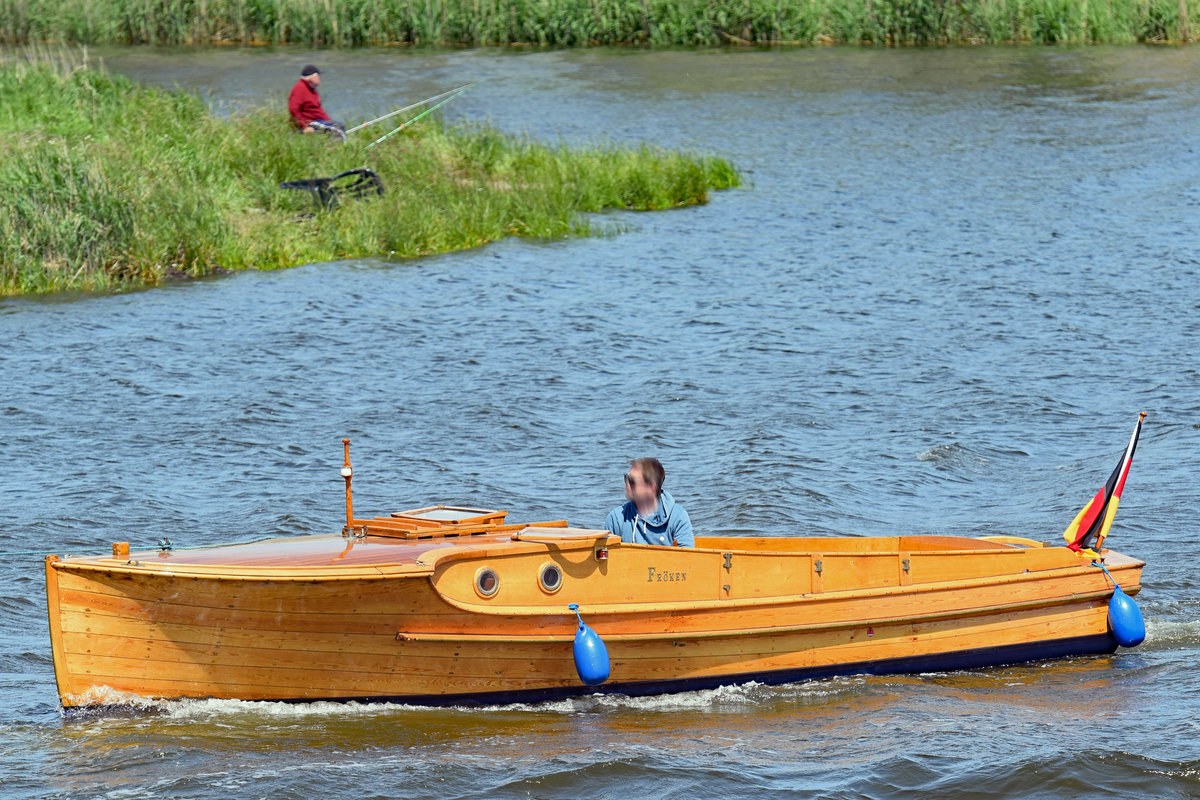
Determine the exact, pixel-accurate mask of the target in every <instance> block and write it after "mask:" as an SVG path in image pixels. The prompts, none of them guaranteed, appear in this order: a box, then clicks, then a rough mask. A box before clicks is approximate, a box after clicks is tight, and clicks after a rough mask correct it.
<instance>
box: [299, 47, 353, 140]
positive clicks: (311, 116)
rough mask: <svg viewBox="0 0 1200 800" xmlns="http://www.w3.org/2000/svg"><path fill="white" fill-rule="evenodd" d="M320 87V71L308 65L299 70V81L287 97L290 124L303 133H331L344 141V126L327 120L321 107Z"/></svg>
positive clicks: (327, 117) (326, 115) (327, 116)
mask: <svg viewBox="0 0 1200 800" xmlns="http://www.w3.org/2000/svg"><path fill="white" fill-rule="evenodd" d="M320 85H321V70H319V69H317V68H316V67H314V66H313V65H312V64H309V65H308V66H306V67H305V68H304V69H302V70H300V80H298V81H296V85H295V86H293V87H292V93H291V95H289V96H288V113H289V114H291V115H292V122H294V123H296V127H297V128H299V129H300V130H301V132H303V133H317V132H318V131H319V132H322V133H331V134H333V135H334V136H337V137H339V138H341V139H342V140H343V141H345V139H346V126H345V125H343V124H342V123H340V122H336V121H335V120H332V119H330V118H329V115H328V114H326V113H325V109H324V108H322V107H321V97H320V95H319V94H318V93H317V87H318V86H320Z"/></svg>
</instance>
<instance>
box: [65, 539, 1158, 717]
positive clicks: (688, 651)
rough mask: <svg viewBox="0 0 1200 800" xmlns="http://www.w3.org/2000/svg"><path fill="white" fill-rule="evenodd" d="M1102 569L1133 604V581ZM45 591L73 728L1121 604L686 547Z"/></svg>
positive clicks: (1082, 614)
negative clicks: (585, 657)
mask: <svg viewBox="0 0 1200 800" xmlns="http://www.w3.org/2000/svg"><path fill="white" fill-rule="evenodd" d="M584 533H585V534H586V533H588V532H584ZM1028 544H1033V543H1028ZM256 548H257V549H256ZM339 551H340V552H339ZM601 551H603V552H604V555H605V556H607V557H606V558H601V557H600V554H601ZM1105 556H1106V563H1107V564H1108V566H1109V569H1110V570H1111V571H1112V573H1113V575H1114V577H1115V578H1116V579H1117V580H1118V581H1120V582H1121V584H1122V586H1123V587H1124V588H1125V590H1126V591H1127V592H1129V593H1130V594H1133V593H1136V592H1137V590H1138V589H1139V580H1140V573H1141V568H1142V566H1143V565H1142V564H1141V562H1138V561H1136V560H1134V559H1131V558H1127V557H1124V556H1121V555H1119V554H1115V553H1106V554H1105ZM546 563H554V564H556V565H558V566H559V567H560V568H561V570H562V572H563V574H564V580H563V585H562V587H561V588H560V589H558V590H556V591H553V592H548V591H546V590H544V589H543V588H541V587H540V585H539V584H538V582H537V578H536V576H537V572H538V569H539V568H540V567H541V565H544V564H546ZM484 567H488V568H491V569H494V570H495V571H496V572H497V573H498V575H499V577H500V587H501V588H500V590H499V591H498V592H497V593H496V594H495V595H494V596H492V597H484V596H482V595H481V594H479V593H478V592H477V591H476V590H475V588H474V580H475V576H476V575H477V574H478V571H479V570H480V569H482V568H484ZM46 575H47V588H48V592H47V594H48V600H49V612H50V626H51V639H52V645H53V650H54V663H55V671H56V677H57V681H58V688H59V694H60V697H61V700H62V703H63V705H64V706H66V707H71V706H78V705H94V704H111V703H121V702H127V701H129V700H130V699H131V698H132V697H134V696H137V697H148V698H204V697H218V698H237V699H244V700H318V699H331V700H351V699H373V700H394V701H403V702H411V703H422V704H454V703H464V702H507V701H518V700H534V699H542V698H549V697H560V696H565V695H572V694H583V693H591V692H595V691H606V692H623V693H629V694H646V693H656V692H665V691H676V690H684V689H689V688H702V687H708V686H715V685H720V684H727V683H734V682H739V681H750V680H753V681H759V682H763V683H779V682H785V681H790V680H796V679H799V678H803V677H807V676H822V675H833V674H843V673H851V672H871V673H887V672H906V671H927V670H940V669H950V668H963V667H976V666H986V665H994V664H1002V663H1011V662H1016V661H1023V660H1030V659H1038V658H1048V657H1057V656H1063V655H1071V654H1086V653H1100V652H1108V651H1111V650H1113V649H1115V647H1116V644H1115V641H1114V640H1113V638H1112V636H1111V635H1110V633H1109V630H1108V621H1107V602H1108V600H1109V598H1110V597H1111V595H1112V589H1111V584H1109V583H1108V582H1107V579H1106V578H1105V577H1104V575H1103V573H1101V571H1100V570H1098V569H1096V568H1094V567H1092V566H1090V565H1089V564H1088V562H1087V560H1086V559H1082V558H1080V557H1079V556H1078V555H1077V554H1075V553H1072V552H1070V551H1067V550H1066V549H1065V548H1050V547H1047V548H1042V547H1040V546H1037V547H1028V546H1018V545H1013V544H1007V543H1001V542H988V541H984V540H978V539H954V538H950V537H910V538H903V539H899V538H893V539H775V540H772V539H708V540H704V539H702V540H700V541H699V542H698V547H697V548H696V549H695V550H691V549H686V550H685V549H681V548H658V547H637V546H630V545H621V544H620V543H619V542H618V541H617V540H615V539H614V538H605V537H604V536H603V534H602V532H597V533H596V535H594V536H591V537H590V538H588V537H587V536H582V537H580V538H578V539H570V538H563V539H560V540H555V539H554V538H553V537H547V538H546V539H544V540H543V539H539V537H538V536H535V535H530V536H528V538H526V539H523V540H518V541H514V540H513V537H512V536H510V535H500V534H497V535H493V536H483V537H477V538H475V539H472V540H470V541H459V542H454V541H449V540H444V541H432V542H430V541H425V542H419V543H414V542H403V541H402V542H397V541H394V540H384V539H382V538H376V537H373V536H371V537H367V538H365V539H363V540H360V541H354V540H342V538H341V537H337V536H331V537H302V538H300V539H294V540H281V541H279V542H269V543H265V544H263V545H246V546H241V548H240V549H239V548H238V547H229V548H223V549H222V550H220V551H198V552H194V553H171V554H167V553H163V554H153V553H151V554H135V555H134V556H132V557H126V556H124V555H123V556H121V557H114V558H111V559H109V558H93V559H70V560H65V561H64V560H60V559H58V558H57V557H53V556H52V557H50V558H48V559H47V565H46ZM664 576H667V577H666V579H664ZM571 602H575V603H579V604H580V605H581V608H582V611H583V614H584V617H585V619H586V620H587V622H588V623H589V624H590V625H591V626H592V627H593V628H594V629H595V630H596V631H597V632H598V633H599V634H600V635H601V636H602V637H603V639H604V641H605V642H606V644H607V647H608V651H609V654H610V657H611V664H612V674H611V678H610V679H609V681H608V682H607V683H605V684H604V685H603V686H601V687H589V686H585V685H583V684H582V683H581V681H580V679H579V678H578V676H577V675H576V672H575V666H574V662H573V658H572V647H571V645H572V639H573V636H574V633H575V627H576V622H575V617H574V615H573V614H572V613H571V612H569V611H568V610H567V608H566V606H567V604H568V603H571Z"/></svg>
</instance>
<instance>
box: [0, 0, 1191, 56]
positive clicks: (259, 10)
mask: <svg viewBox="0 0 1200 800" xmlns="http://www.w3.org/2000/svg"><path fill="white" fill-rule="evenodd" d="M1193 6H1194V3H1192V2H1190V0H1189V2H1188V3H1186V4H1185V7H1186V9H1187V16H1188V18H1189V19H1190V20H1191V22H1192V23H1193V24H1192V25H1191V27H1192V28H1193V29H1195V28H1196V25H1195V24H1194V23H1195V22H1196V20H1195V19H1194V18H1192V15H1193V14H1194V13H1195V9H1194V8H1193ZM1179 8H1180V7H1179V3H1178V0H1104V2H1096V1H1095V0H1093V2H1088V1H1087V0H338V2H327V0H155V1H154V2H147V0H0V42H7V43H29V42H76V43H106V44H117V43H129V44H147V43H153V44H209V43H242V44H251V43H265V44H284V43H297V44H306V45H313V46H346V47H348V46H358V45H367V44H371V45H379V44H392V43H403V44H433V45H508V44H514V43H527V44H534V45H544V46H553V47H576V46H585V45H614V44H616V45H645V46H692V45H704V46H711V45H721V44H752V45H768V44H778V43H801V44H805V43H813V42H826V41H829V42H869V43H877V44H936V43H953V42H967V41H981V42H1014V41H1015V42H1041V43H1056V42H1068V43H1087V42H1126V41H1165V40H1175V39H1177V38H1178V34H1177V28H1178V26H1179V20H1180V17H1179Z"/></svg>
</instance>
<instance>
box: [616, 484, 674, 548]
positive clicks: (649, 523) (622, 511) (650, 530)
mask: <svg viewBox="0 0 1200 800" xmlns="http://www.w3.org/2000/svg"><path fill="white" fill-rule="evenodd" d="M604 527H605V529H606V530H610V531H612V532H613V533H615V534H617V535H618V536H620V537H621V541H623V542H631V543H633V544H658V545H672V544H678V545H680V546H682V547H695V546H696V539H695V537H694V536H692V520H691V519H690V518H689V517H688V513H687V512H686V511H684V510H683V506H679V505H676V504H675V498H674V497H671V494H670V492H659V493H658V508H656V509H654V513H653V514H651V515H650V516H649V517H642V516H639V515H638V510H637V506H635V505H634V504H633V501H632V500H630V501H629V502H627V503H625V505H623V506H617V507H616V508H614V509H613V510H612V511H610V512H609V513H608V519H607V520H605V522H604Z"/></svg>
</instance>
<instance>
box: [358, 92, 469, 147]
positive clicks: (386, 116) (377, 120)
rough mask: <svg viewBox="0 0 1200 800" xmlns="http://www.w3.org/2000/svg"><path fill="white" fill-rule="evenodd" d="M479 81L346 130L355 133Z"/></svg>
mask: <svg viewBox="0 0 1200 800" xmlns="http://www.w3.org/2000/svg"><path fill="white" fill-rule="evenodd" d="M478 82H479V81H472V82H471V83H465V84H463V85H462V86H459V87H458V88H457V89H451V90H450V91H448V92H442V93H441V94H435V95H434V96H433V97H427V98H425V99H424V100H422V101H420V102H418V103H413V104H412V105H411V106H405V107H404V108H398V109H396V110H395V111H389V112H388V113H387V114H384V115H383V116H382V117H376V118H375V119H369V120H367V121H366V122H363V123H361V124H359V125H355V126H354V127H353V128H351V129H350V130H348V131H346V135H347V136H349V135H350V134H352V133H354V132H355V131H360V130H362V129H363V128H365V127H367V126H368V125H374V124H375V123H376V122H383V121H384V120H385V119H391V118H392V117H394V116H396V115H397V114H403V113H404V112H405V111H412V110H413V109H414V108H420V107H421V106H423V105H425V104H426V103H432V102H433V101H435V100H441V99H442V98H443V97H445V96H446V95H448V94H453V93H454V92H461V91H464V90H466V89H470V88H471V87H472V86H474V85H475V84H476V83H478Z"/></svg>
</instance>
